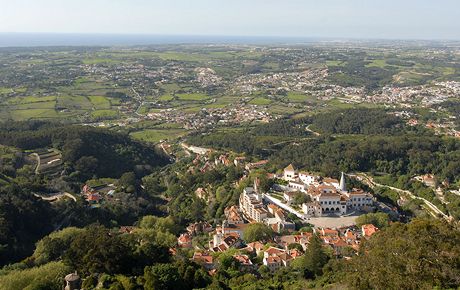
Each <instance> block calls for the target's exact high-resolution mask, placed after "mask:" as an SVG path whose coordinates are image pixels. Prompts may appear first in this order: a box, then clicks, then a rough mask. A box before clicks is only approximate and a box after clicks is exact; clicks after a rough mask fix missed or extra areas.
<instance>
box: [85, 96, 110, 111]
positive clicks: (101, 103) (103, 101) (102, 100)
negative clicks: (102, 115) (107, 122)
mask: <svg viewBox="0 0 460 290" xmlns="http://www.w3.org/2000/svg"><path fill="white" fill-rule="evenodd" d="M88 98H89V100H90V102H91V103H92V104H93V106H94V108H96V110H103V109H110V107H111V105H110V100H109V99H108V98H106V97H104V96H89V97H88Z"/></svg>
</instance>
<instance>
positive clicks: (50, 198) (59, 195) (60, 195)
mask: <svg viewBox="0 0 460 290" xmlns="http://www.w3.org/2000/svg"><path fill="white" fill-rule="evenodd" d="M34 195H35V196H36V197H39V198H41V199H43V200H46V201H56V200H59V199H62V198H64V197H68V198H70V199H72V200H73V201H75V202H77V198H76V197H75V196H73V195H71V194H70V193H68V192H64V193H57V194H54V195H51V196H42V195H39V194H36V193H34Z"/></svg>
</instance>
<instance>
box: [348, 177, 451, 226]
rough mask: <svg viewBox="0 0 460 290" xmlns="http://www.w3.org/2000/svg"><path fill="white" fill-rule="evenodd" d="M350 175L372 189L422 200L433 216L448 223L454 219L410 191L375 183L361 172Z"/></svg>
mask: <svg viewBox="0 0 460 290" xmlns="http://www.w3.org/2000/svg"><path fill="white" fill-rule="evenodd" d="M348 175H349V176H351V177H356V178H358V179H359V180H361V181H362V182H364V183H365V184H367V185H368V186H369V187H371V188H374V187H376V186H379V187H386V188H389V189H391V190H394V191H396V192H398V193H404V194H406V195H408V196H409V197H410V198H411V199H418V200H421V201H423V202H424V203H425V205H426V206H427V207H428V208H430V209H431V211H432V212H434V213H435V214H433V216H436V215H440V216H442V217H443V218H445V219H446V220H448V221H450V220H451V219H452V217H450V216H448V215H446V214H445V213H443V212H442V211H441V210H440V209H439V208H438V207H437V206H435V205H434V204H433V203H432V202H430V201H428V200H426V199H424V198H422V197H419V196H416V195H415V194H414V193H412V192H410V191H409V190H403V189H400V188H397V187H393V186H389V185H384V184H380V183H377V182H375V181H374V178H372V177H371V176H369V175H367V174H366V173H363V172H359V173H356V174H348Z"/></svg>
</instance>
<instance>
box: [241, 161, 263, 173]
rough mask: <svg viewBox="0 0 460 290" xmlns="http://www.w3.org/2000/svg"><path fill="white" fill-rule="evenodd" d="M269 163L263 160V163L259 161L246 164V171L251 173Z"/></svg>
mask: <svg viewBox="0 0 460 290" xmlns="http://www.w3.org/2000/svg"><path fill="white" fill-rule="evenodd" d="M267 163H268V160H261V161H258V162H253V163H248V164H246V166H245V167H244V169H246V170H247V171H251V170H252V169H258V168H261V167H263V166H264V165H265V164H267Z"/></svg>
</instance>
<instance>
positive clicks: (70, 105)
mask: <svg viewBox="0 0 460 290" xmlns="http://www.w3.org/2000/svg"><path fill="white" fill-rule="evenodd" d="M57 100H58V104H57V105H58V107H60V108H67V109H69V110H90V109H92V107H93V104H92V103H91V102H90V101H89V100H88V98H87V97H85V96H62V97H59V98H58V99H57Z"/></svg>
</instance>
